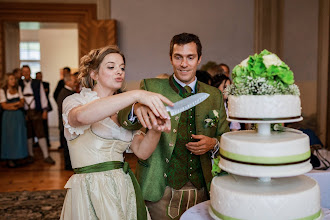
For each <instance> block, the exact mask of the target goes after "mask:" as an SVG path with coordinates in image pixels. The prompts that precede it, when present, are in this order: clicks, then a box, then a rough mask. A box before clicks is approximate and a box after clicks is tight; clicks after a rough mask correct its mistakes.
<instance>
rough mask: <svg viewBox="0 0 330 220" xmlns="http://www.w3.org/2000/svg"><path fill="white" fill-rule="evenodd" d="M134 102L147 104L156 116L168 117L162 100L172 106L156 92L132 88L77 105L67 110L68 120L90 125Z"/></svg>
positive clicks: (77, 123) (75, 125) (78, 124)
mask: <svg viewBox="0 0 330 220" xmlns="http://www.w3.org/2000/svg"><path fill="white" fill-rule="evenodd" d="M135 102H140V103H142V104H144V105H147V106H148V107H149V108H150V109H151V110H152V112H154V114H155V115H156V116H158V117H162V118H170V117H169V115H168V113H167V111H166V109H165V106H164V104H163V102H164V103H166V104H168V105H171V106H172V105H173V103H172V102H171V101H170V100H168V99H167V98H166V97H164V96H162V95H160V94H157V93H152V92H148V91H144V90H133V91H128V92H124V93H121V94H118V95H112V96H108V97H105V98H100V99H97V100H94V101H92V102H89V103H87V104H85V105H80V106H77V107H75V108H73V109H72V110H71V111H70V112H69V116H68V121H69V124H70V125H71V126H73V127H79V126H82V125H90V124H93V123H95V122H98V121H100V120H103V119H104V118H106V117H109V116H111V115H113V114H115V113H116V112H118V111H119V110H121V109H123V108H125V107H127V106H129V105H131V104H133V103H135Z"/></svg>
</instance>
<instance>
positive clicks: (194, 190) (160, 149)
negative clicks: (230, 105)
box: [118, 33, 229, 219]
mask: <svg viewBox="0 0 330 220" xmlns="http://www.w3.org/2000/svg"><path fill="white" fill-rule="evenodd" d="M201 56H202V45H201V42H200V40H199V38H198V37H197V36H196V35H194V34H188V33H182V34H179V35H175V36H174V37H173V38H172V40H171V43H170V60H171V63H172V66H173V70H174V74H173V75H172V76H171V77H170V78H169V79H145V80H143V81H142V82H141V88H142V89H145V90H148V91H152V92H156V93H160V94H162V95H164V96H166V97H167V98H169V99H170V100H171V101H172V102H176V101H179V100H181V99H183V98H185V97H188V96H190V95H192V94H195V93H201V92H204V93H208V94H210V96H209V97H208V98H207V99H206V100H205V101H204V102H202V103H201V104H199V105H197V106H195V107H194V108H191V109H189V110H187V111H185V112H182V113H181V114H178V115H175V116H171V132H170V133H162V135H161V138H160V140H159V143H158V146H157V148H156V150H155V151H154V153H153V154H152V155H151V156H150V158H148V159H147V160H139V161H138V164H137V168H136V176H137V179H138V181H139V183H140V186H141V189H142V193H143V196H144V199H145V200H146V205H147V206H148V209H149V212H150V215H151V218H152V219H179V218H180V216H181V215H182V214H183V212H184V211H186V210H187V209H188V208H190V207H192V206H193V205H195V204H197V203H200V202H203V201H205V200H207V199H208V190H209V186H210V182H211V180H212V175H211V166H212V165H211V156H212V154H213V153H216V152H217V146H218V143H219V140H220V136H221V135H222V134H223V133H225V132H227V131H229V128H228V123H227V121H226V112H225V108H224V102H223V98H222V97H223V96H222V94H221V92H220V91H219V90H218V89H216V88H214V87H211V86H209V85H206V84H204V83H202V82H199V81H197V78H196V70H197V66H198V65H199V64H200V62H201ZM131 109H132V108H126V109H124V110H122V111H120V112H119V115H118V118H119V119H120V123H121V124H122V126H123V127H125V128H127V129H139V128H140V127H141V125H140V124H139V123H137V122H134V120H132V119H130V120H128V119H129V118H130V114H131ZM133 112H134V115H136V116H137V117H138V119H139V121H140V123H141V124H142V125H143V126H144V127H148V126H150V124H151V123H156V122H155V117H154V115H151V114H152V113H151V112H150V111H148V109H147V108H146V107H145V106H143V105H141V104H139V103H136V104H135V105H134V107H133ZM207 118H210V119H214V125H211V124H206V123H205V119H207Z"/></svg>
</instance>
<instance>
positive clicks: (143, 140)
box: [130, 119, 171, 160]
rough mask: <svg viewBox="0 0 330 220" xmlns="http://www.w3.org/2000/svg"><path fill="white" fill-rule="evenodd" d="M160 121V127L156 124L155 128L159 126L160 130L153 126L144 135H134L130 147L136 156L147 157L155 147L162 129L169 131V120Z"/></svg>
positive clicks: (143, 158) (144, 158)
mask: <svg viewBox="0 0 330 220" xmlns="http://www.w3.org/2000/svg"><path fill="white" fill-rule="evenodd" d="M162 123H163V124H162V126H161V128H160V127H158V126H157V129H158V128H160V130H156V129H155V128H156V127H154V128H153V129H151V130H148V132H147V134H146V135H145V136H144V135H141V134H140V135H135V136H134V138H133V141H132V143H131V147H130V148H131V150H132V151H133V152H134V154H135V155H136V156H137V157H138V158H140V159H142V160H146V159H148V158H149V157H150V156H151V154H152V153H153V152H154V150H155V149H156V147H157V144H158V142H159V138H160V136H161V133H162V131H170V129H171V120H170V119H167V120H163V121H162Z"/></svg>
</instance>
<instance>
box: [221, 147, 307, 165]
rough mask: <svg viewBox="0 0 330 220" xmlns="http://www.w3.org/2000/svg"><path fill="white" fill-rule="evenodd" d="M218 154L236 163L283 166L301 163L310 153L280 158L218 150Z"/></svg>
mask: <svg viewBox="0 0 330 220" xmlns="http://www.w3.org/2000/svg"><path fill="white" fill-rule="evenodd" d="M220 154H221V155H223V156H224V157H226V158H229V159H232V160H235V161H237V162H240V161H242V162H248V163H257V164H284V163H292V162H297V161H303V160H306V159H308V158H310V156H311V152H310V151H307V152H306V153H302V154H296V155H290V156H281V157H258V156H247V155H242V154H236V153H232V152H228V151H225V150H223V149H222V148H220Z"/></svg>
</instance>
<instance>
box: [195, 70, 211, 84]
mask: <svg viewBox="0 0 330 220" xmlns="http://www.w3.org/2000/svg"><path fill="white" fill-rule="evenodd" d="M196 77H197V80H198V81H200V82H203V83H205V84H207V85H211V84H212V76H211V75H210V74H209V73H208V72H207V71H203V70H197V71H196Z"/></svg>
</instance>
